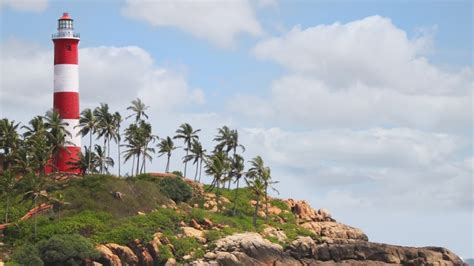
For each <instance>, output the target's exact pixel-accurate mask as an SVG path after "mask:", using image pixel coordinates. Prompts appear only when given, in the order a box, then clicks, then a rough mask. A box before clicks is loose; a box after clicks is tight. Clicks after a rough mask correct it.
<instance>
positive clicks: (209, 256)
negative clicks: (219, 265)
mask: <svg viewBox="0 0 474 266" xmlns="http://www.w3.org/2000/svg"><path fill="white" fill-rule="evenodd" d="M204 258H205V259H207V260H213V259H215V258H217V255H216V253H214V252H207V253H206V254H204Z"/></svg>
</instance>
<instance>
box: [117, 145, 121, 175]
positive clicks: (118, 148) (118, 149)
mask: <svg viewBox="0 0 474 266" xmlns="http://www.w3.org/2000/svg"><path fill="white" fill-rule="evenodd" d="M117 151H118V155H117V159H118V176H119V177H120V161H121V160H120V159H121V158H120V140H117Z"/></svg>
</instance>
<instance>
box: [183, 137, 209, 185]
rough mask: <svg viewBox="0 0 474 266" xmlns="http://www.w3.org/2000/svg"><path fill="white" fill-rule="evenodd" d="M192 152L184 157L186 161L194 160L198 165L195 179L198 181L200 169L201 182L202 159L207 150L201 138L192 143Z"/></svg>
mask: <svg viewBox="0 0 474 266" xmlns="http://www.w3.org/2000/svg"><path fill="white" fill-rule="evenodd" d="M189 151H190V152H191V154H189V155H187V156H185V157H184V161H185V162H189V161H193V164H195V165H196V172H195V174H194V181H196V179H197V176H198V170H199V182H200V181H201V174H200V172H201V170H200V169H201V168H202V160H203V158H204V156H205V154H206V150H205V149H203V148H202V145H201V143H200V142H199V140H194V141H193V143H192V144H191V149H190V150H189Z"/></svg>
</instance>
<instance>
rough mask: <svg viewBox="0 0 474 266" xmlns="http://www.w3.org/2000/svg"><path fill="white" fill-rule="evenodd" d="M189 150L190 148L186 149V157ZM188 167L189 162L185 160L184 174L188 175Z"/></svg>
mask: <svg viewBox="0 0 474 266" xmlns="http://www.w3.org/2000/svg"><path fill="white" fill-rule="evenodd" d="M188 152H189V148H188V149H186V157H188ZM187 167H188V162H187V161H186V162H184V174H183V176H184V177H186V168H187Z"/></svg>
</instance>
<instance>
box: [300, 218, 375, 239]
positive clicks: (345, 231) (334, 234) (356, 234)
mask: <svg viewBox="0 0 474 266" xmlns="http://www.w3.org/2000/svg"><path fill="white" fill-rule="evenodd" d="M301 227H303V228H306V229H308V230H311V231H313V232H314V233H315V234H317V235H320V236H323V237H328V238H332V239H356V240H363V241H368V237H367V235H366V234H364V232H362V230H360V229H358V228H354V227H351V226H348V225H345V224H341V223H337V222H306V223H303V224H301Z"/></svg>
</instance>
